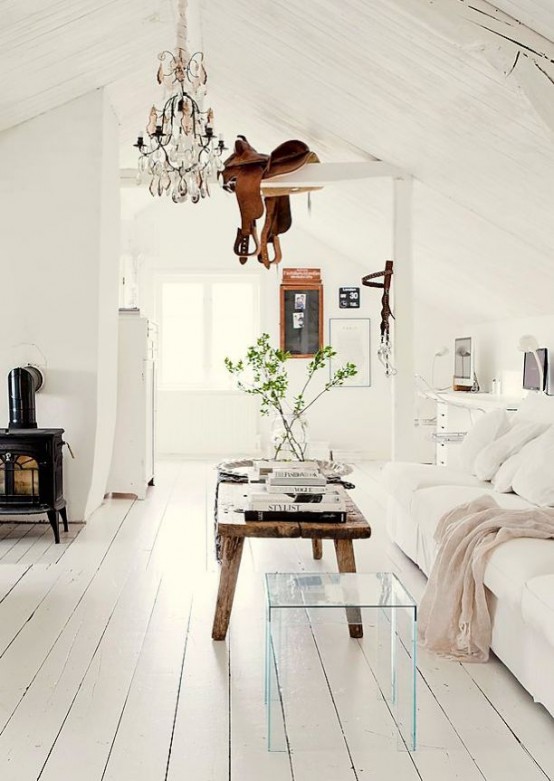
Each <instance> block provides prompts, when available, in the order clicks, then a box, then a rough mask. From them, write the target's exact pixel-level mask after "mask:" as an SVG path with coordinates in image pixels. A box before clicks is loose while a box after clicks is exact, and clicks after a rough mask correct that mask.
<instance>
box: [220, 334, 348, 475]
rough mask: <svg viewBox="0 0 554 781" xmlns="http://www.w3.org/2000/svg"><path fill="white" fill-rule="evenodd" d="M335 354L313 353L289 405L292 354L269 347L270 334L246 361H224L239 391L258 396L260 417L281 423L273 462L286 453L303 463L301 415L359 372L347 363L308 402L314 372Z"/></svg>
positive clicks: (327, 350)
mask: <svg viewBox="0 0 554 781" xmlns="http://www.w3.org/2000/svg"><path fill="white" fill-rule="evenodd" d="M336 354H337V353H336V351H335V350H333V348H332V347H331V346H329V345H327V346H326V347H322V348H321V349H319V350H318V351H317V352H316V353H315V354H314V356H313V358H312V359H311V360H310V361H309V362H308V365H307V367H306V380H305V382H304V385H303V387H302V390H301V391H300V393H297V394H296V395H295V396H293V398H292V403H288V402H287V393H288V390H289V376H288V372H287V367H286V363H287V361H288V360H289V358H290V357H291V354H290V353H289V352H284V351H283V350H279V349H277V348H274V347H272V346H271V345H270V343H269V334H266V333H264V334H262V335H261V336H260V337H258V339H257V341H256V344H255V345H253V346H251V347H249V348H248V350H247V353H246V358H244V359H240V360H238V361H236V362H233V361H231V359H230V358H225V366H226V368H227V371H228V372H229V373H230V374H232V375H233V377H234V378H235V380H236V383H237V387H238V388H239V390H242V391H244V392H245V393H249V394H251V395H254V396H258V397H259V399H260V413H261V414H262V415H269V414H270V412H274V413H275V414H276V415H277V416H278V419H279V420H280V424H281V426H282V430H281V433H280V434H279V436H278V437H277V439H276V441H275V443H274V444H275V452H274V454H273V458H274V459H278V458H279V456H280V455H281V456H282V453H283V452H286V451H287V450H288V452H289V453H290V455H291V456H292V458H293V459H295V460H297V461H304V460H305V453H306V447H307V443H306V442H305V441H304V439H303V437H300V434H299V433H297V430H298V425H296V426H295V424H300V425H301V426H302V430H303V429H304V425H305V417H304V416H305V413H306V412H307V411H308V410H309V409H310V407H312V406H313V405H314V404H315V402H316V401H317V400H318V399H319V398H321V396H323V394H324V393H326V392H327V391H329V390H331V388H335V387H337V386H339V385H343V384H344V382H345V380H347V379H348V378H349V377H353V376H354V375H355V374H357V373H358V370H357V368H356V366H355V364H353V363H350V362H348V363H346V364H345V365H344V366H341V367H340V368H338V369H336V371H334V372H333V374H332V376H331V377H330V379H329V380H328V381H327V382H326V383H325V385H324V386H323V388H322V389H321V390H320V391H319V392H318V393H316V394H315V395H314V396H313V398H311V399H310V400H308V399H307V392H308V387H309V385H310V383H311V381H312V379H313V377H314V375H315V373H316V372H317V371H319V370H320V369H323V368H324V367H325V366H326V365H327V362H328V361H329V360H330V359H331V358H333V357H334V356H335V355H336Z"/></svg>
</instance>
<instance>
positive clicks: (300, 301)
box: [294, 293, 306, 310]
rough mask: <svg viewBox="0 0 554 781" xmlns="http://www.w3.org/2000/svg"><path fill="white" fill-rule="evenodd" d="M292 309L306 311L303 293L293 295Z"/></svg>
mask: <svg viewBox="0 0 554 781" xmlns="http://www.w3.org/2000/svg"><path fill="white" fill-rule="evenodd" d="M294 308H295V309H302V310H304V309H306V294H305V293H295V294H294Z"/></svg>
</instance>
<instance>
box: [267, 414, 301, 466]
mask: <svg viewBox="0 0 554 781" xmlns="http://www.w3.org/2000/svg"><path fill="white" fill-rule="evenodd" d="M271 445H272V450H273V454H272V458H273V460H274V461H304V460H305V453H306V448H307V445H308V422H307V420H306V418H305V417H303V416H302V415H298V416H296V415H279V414H276V415H275V416H274V418H273V421H272V425H271Z"/></svg>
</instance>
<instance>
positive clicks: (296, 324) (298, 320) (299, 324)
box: [292, 312, 304, 328]
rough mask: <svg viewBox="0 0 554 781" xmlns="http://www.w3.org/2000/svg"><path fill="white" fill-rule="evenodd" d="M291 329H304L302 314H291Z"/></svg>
mask: <svg viewBox="0 0 554 781" xmlns="http://www.w3.org/2000/svg"><path fill="white" fill-rule="evenodd" d="M292 327H293V328H304V312H293V313H292Z"/></svg>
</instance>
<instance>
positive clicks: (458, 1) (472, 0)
mask: <svg viewBox="0 0 554 781" xmlns="http://www.w3.org/2000/svg"><path fill="white" fill-rule="evenodd" d="M426 5H427V8H426V14H425V19H426V22H427V23H428V24H429V23H430V22H431V17H430V15H429V12H430V11H431V16H432V14H433V12H434V13H435V14H436V15H437V16H438V17H439V18H438V19H437V27H438V29H440V31H441V32H442V33H445V32H447V34H449V35H450V36H452V37H453V39H454V40H457V43H458V44H459V45H460V46H462V47H463V48H468V47H471V48H475V49H480V50H481V51H482V53H483V56H484V57H485V58H486V59H487V60H488V61H489V62H490V63H491V65H493V67H494V68H495V69H497V70H499V71H500V72H501V73H502V74H503V75H504V76H505V77H506V78H509V77H512V78H514V79H515V80H516V82H517V84H518V86H519V87H520V89H521V90H522V91H523V93H524V94H525V96H526V97H527V99H528V100H529V102H530V104H531V105H532V106H533V108H534V109H535V111H536V113H537V115H538V116H539V117H540V118H541V120H542V121H543V122H544V124H545V125H546V127H547V128H548V130H549V131H550V132H552V133H554V108H553V107H554V42H552V41H550V40H549V39H548V38H545V37H544V36H543V35H541V34H540V33H538V32H537V31H536V30H532V29H531V28H530V27H528V26H527V25H525V24H523V23H522V22H520V21H519V20H518V19H515V18H514V17H512V16H510V15H509V14H507V13H504V12H503V11H501V10H499V9H498V8H496V7H495V6H493V5H491V3H489V2H487V0H426ZM437 12H438V13H437ZM456 20H457V21H458V27H457V26H456V23H455V22H456ZM431 23H432V22H431ZM445 25H446V27H445Z"/></svg>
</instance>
